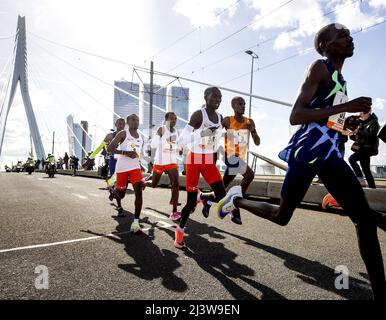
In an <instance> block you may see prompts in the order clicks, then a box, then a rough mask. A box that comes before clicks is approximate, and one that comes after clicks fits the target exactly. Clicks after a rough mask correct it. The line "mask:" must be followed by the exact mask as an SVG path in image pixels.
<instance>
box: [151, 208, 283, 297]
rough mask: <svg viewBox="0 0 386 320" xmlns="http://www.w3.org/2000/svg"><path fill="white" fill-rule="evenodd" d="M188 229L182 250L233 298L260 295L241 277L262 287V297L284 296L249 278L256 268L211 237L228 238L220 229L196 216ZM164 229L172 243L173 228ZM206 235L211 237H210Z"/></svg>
mask: <svg viewBox="0 0 386 320" xmlns="http://www.w3.org/2000/svg"><path fill="white" fill-rule="evenodd" d="M147 209H151V210H154V211H156V212H158V213H159V214H164V215H166V216H167V214H165V213H163V212H161V211H157V210H155V209H152V208H147ZM187 230H189V231H188V237H187V241H188V245H189V247H188V248H187V249H185V250H183V251H181V252H183V254H184V255H185V256H187V257H189V258H192V259H193V260H194V261H196V263H197V265H198V266H199V267H200V268H201V269H202V270H204V271H205V272H207V273H208V274H210V275H211V276H213V277H214V278H215V279H217V280H218V281H219V282H220V283H221V284H222V285H223V286H224V288H225V289H226V290H227V291H228V292H229V293H230V294H231V295H232V297H233V298H235V299H240V300H256V299H257V297H256V294H255V293H253V292H250V291H248V290H246V289H244V288H243V286H242V285H241V284H239V283H237V282H240V280H241V281H242V282H244V283H245V284H248V285H250V286H251V287H253V288H254V289H256V290H258V291H260V292H261V294H262V295H261V299H262V300H266V299H267V300H268V299H269V300H278V299H285V297H284V296H282V295H280V294H279V293H277V292H276V291H274V290H272V289H271V288H269V287H267V286H265V285H263V284H260V283H258V282H256V281H255V280H252V279H250V278H247V277H248V276H253V275H254V271H253V270H252V269H251V268H249V267H248V266H246V265H243V264H240V263H238V262H236V261H235V259H236V258H237V254H235V253H234V252H232V251H231V250H229V249H227V248H226V247H225V246H224V244H223V243H221V242H212V241H210V240H211V239H213V238H214V239H225V237H224V236H223V235H221V234H220V233H221V230H219V229H217V228H214V227H209V226H208V225H207V224H202V223H199V222H196V221H194V220H189V223H188V227H187ZM163 231H164V232H165V233H167V234H168V235H169V236H170V238H171V241H170V244H171V245H172V243H173V240H174V230H170V229H166V228H165V229H163ZM219 231H220V232H219ZM206 237H209V239H207V238H206ZM172 239H173V240H172ZM176 250H178V249H176ZM213 299H218V296H215V295H214V296H213Z"/></svg>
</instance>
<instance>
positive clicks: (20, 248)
mask: <svg viewBox="0 0 386 320" xmlns="http://www.w3.org/2000/svg"><path fill="white" fill-rule="evenodd" d="M128 232H130V231H124V232H119V233H109V234H106V235H102V236H94V237H88V238H80V239H74V240H66V241H60V242H52V243H44V244H37V245H33V246H25V247H18V248H12V249H4V250H0V253H4V252H11V251H20V250H27V249H36V248H45V247H52V246H58V245H61V244H68V243H74V242H81V241H89V240H96V239H100V238H105V237H115V236H117V235H120V234H125V233H128Z"/></svg>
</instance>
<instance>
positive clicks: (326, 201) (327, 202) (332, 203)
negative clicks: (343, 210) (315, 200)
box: [322, 193, 340, 209]
mask: <svg viewBox="0 0 386 320" xmlns="http://www.w3.org/2000/svg"><path fill="white" fill-rule="evenodd" d="M322 208H323V209H328V208H340V205H339V203H338V202H337V201H336V200H335V199H334V197H333V196H332V195H331V193H328V194H326V195H325V196H324V198H323V201H322Z"/></svg>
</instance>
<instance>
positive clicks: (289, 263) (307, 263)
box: [219, 230, 373, 300]
mask: <svg viewBox="0 0 386 320" xmlns="http://www.w3.org/2000/svg"><path fill="white" fill-rule="evenodd" d="M219 231H220V232H222V233H224V234H228V235H230V236H233V237H235V238H237V239H240V240H242V241H244V242H245V244H247V245H249V246H253V247H255V248H257V249H260V250H264V251H266V252H268V253H270V254H272V255H275V256H276V257H278V258H281V259H283V261H284V265H285V266H286V267H287V268H289V269H291V270H294V271H296V272H298V273H299V274H298V275H297V277H298V278H300V279H302V280H303V281H304V282H306V283H308V284H311V285H313V286H316V287H319V288H321V289H324V290H327V291H330V292H334V293H335V294H337V295H340V296H341V297H343V298H346V299H350V300H363V299H369V300H370V299H373V295H372V290H371V287H370V285H369V284H368V283H367V282H364V281H362V280H359V279H357V278H354V277H349V289H346V290H345V289H342V290H338V289H336V288H335V280H336V278H337V277H338V276H339V275H340V274H336V273H335V270H334V269H332V268H330V267H328V266H325V265H323V264H321V263H320V262H318V261H312V260H309V259H306V258H303V257H301V256H298V255H296V254H293V253H289V252H287V251H284V250H280V249H278V248H274V247H271V246H268V245H265V244H262V243H259V242H257V241H254V240H251V239H248V238H245V237H243V236H240V235H237V234H233V233H231V232H227V231H223V230H219Z"/></svg>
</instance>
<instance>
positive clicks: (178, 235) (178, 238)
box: [174, 226, 185, 249]
mask: <svg viewBox="0 0 386 320" xmlns="http://www.w3.org/2000/svg"><path fill="white" fill-rule="evenodd" d="M174 246H175V247H176V248H178V249H184V248H185V243H184V231H182V230H181V228H180V227H179V226H178V227H177V228H176V231H175V240H174Z"/></svg>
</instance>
